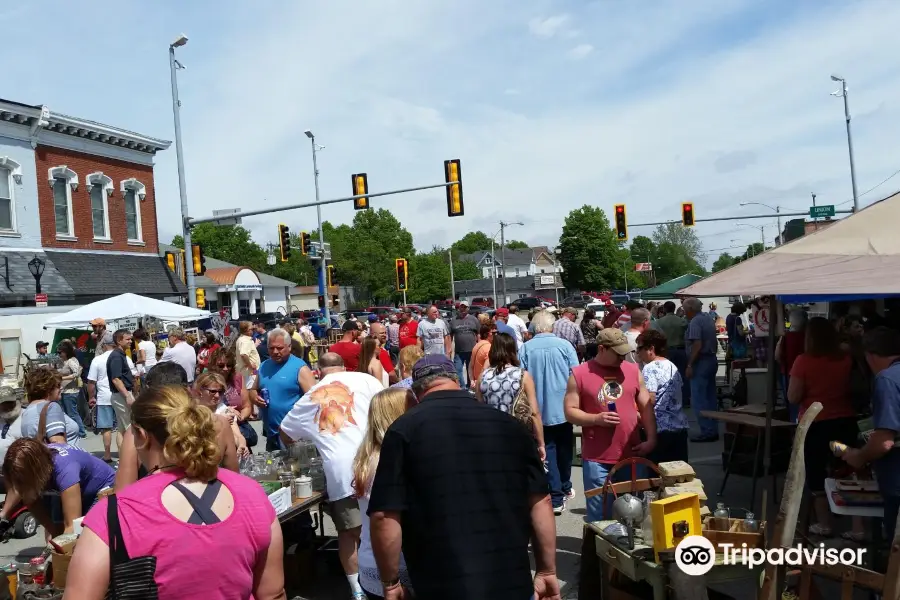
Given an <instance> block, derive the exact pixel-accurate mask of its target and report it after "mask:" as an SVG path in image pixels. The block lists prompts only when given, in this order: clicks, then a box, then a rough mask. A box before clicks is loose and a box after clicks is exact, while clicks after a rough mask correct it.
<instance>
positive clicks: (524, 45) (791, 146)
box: [4, 0, 900, 258]
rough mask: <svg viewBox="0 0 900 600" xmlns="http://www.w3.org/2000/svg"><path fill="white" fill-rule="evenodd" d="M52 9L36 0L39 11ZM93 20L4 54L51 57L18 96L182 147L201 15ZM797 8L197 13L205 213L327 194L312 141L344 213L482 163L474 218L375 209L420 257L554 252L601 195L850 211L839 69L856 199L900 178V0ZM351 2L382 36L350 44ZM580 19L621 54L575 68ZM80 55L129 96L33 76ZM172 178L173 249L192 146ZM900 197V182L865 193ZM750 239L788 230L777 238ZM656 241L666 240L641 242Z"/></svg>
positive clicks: (719, 206)
mask: <svg viewBox="0 0 900 600" xmlns="http://www.w3.org/2000/svg"><path fill="white" fill-rule="evenodd" d="M48 4H50V0H41V1H40V2H35V3H34V7H33V8H29V10H31V11H33V12H34V15H27V16H28V17H29V18H30V17H31V16H35V15H38V14H40V13H41V12H42V11H45V10H48V6H47V5H48ZM97 4H98V6H97V10H101V8H103V7H106V8H107V9H108V10H106V12H104V14H105V15H108V20H109V22H108V29H107V31H108V32H109V33H108V35H105V36H101V37H98V36H94V37H88V38H83V37H78V38H77V41H78V43H77V44H75V43H74V41H75V40H76V33H74V32H73V30H71V29H70V28H68V27H66V26H65V24H64V23H57V22H54V21H48V22H46V23H45V25H46V27H48V28H49V29H47V30H46V31H45V33H46V38H45V39H49V40H53V41H55V44H49V43H48V44H38V45H35V44H34V43H33V40H32V39H31V38H30V37H29V36H30V34H29V32H28V31H27V28H19V29H14V30H11V32H10V34H11V39H9V40H8V43H9V44H10V45H11V46H14V47H23V48H31V51H32V55H30V56H31V60H30V61H29V62H28V64H25V63H21V64H20V63H15V62H13V63H12V64H11V65H10V66H9V67H8V70H9V72H8V73H7V79H8V80H9V81H15V82H16V88H15V90H16V91H15V92H10V91H7V92H5V93H4V97H10V99H12V100H19V101H23V102H29V103H45V104H47V105H48V106H50V107H51V108H53V109H54V110H60V111H62V112H65V113H67V114H75V115H79V116H83V117H86V118H92V119H95V120H99V121H102V122H107V123H111V124H115V125H119V126H122V127H126V128H128V129H132V130H136V131H140V132H142V133H147V134H150V135H156V136H160V137H169V138H170V139H171V137H172V135H173V134H172V131H171V130H172V125H171V122H172V121H171V119H172V116H171V101H170V98H169V88H168V64H167V62H166V58H165V55H164V52H165V48H166V47H167V45H168V42H169V41H170V40H171V38H172V36H173V33H178V31H176V32H173V31H172V30H171V27H170V23H171V22H173V21H172V19H173V18H174V16H175V14H176V12H178V11H180V10H181V9H177V8H176V7H174V6H173V7H171V8H167V9H166V10H162V11H159V10H157V9H154V10H150V9H148V8H146V7H142V6H139V5H133V4H127V3H126V4H125V5H123V6H125V8H122V7H121V6H120V4H119V3H113V2H112V1H111V0H106V3H105V4H104V2H103V1H102V0H98V2H97ZM798 6H800V5H797V6H794V5H792V6H791V7H786V6H785V5H784V3H781V2H778V1H777V0H759V1H757V0H724V1H723V0H695V1H694V2H690V3H684V2H682V1H679V0H660V1H659V2H657V3H653V4H652V6H651V8H647V7H646V4H645V3H644V4H641V5H640V6H639V5H638V4H635V3H593V4H587V5H585V6H584V7H582V8H580V9H578V11H577V12H576V11H575V10H574V9H572V10H571V14H565V15H557V16H555V17H546V18H542V19H534V20H532V21H531V22H529V30H525V29H524V28H523V27H521V23H523V22H528V18H529V16H530V15H534V14H541V11H542V10H546V6H545V0H515V1H514V0H497V1H496V2H490V3H485V2H479V1H477V0H460V2H459V5H458V6H457V7H456V8H457V12H458V14H466V15H469V16H468V18H467V20H466V23H467V27H466V28H450V27H447V21H446V12H445V8H444V7H442V6H440V5H436V4H432V3H419V2H413V1H412V0H386V1H385V2H383V3H380V4H379V5H378V6H368V5H366V4H359V3H351V2H349V0H335V1H333V2H329V3H319V4H312V5H309V4H304V5H302V6H300V5H297V4H295V3H293V2H289V1H287V0H284V1H283V2H282V3H281V4H276V5H273V6H272V7H271V8H270V10H269V11H266V12H259V11H258V10H255V9H253V8H252V7H251V6H249V5H245V4H242V3H239V2H236V0H229V1H226V2H225V7H223V8H224V10H222V11H220V12H219V13H218V14H219V15H221V16H220V17H219V18H218V19H217V20H215V21H213V22H210V21H209V20H208V13H207V12H206V11H205V10H200V9H199V8H198V9H194V10H190V11H188V12H186V13H184V14H180V15H179V21H178V22H179V23H180V24H179V31H180V30H181V29H182V28H183V29H184V30H185V31H186V32H187V34H188V35H189V36H190V37H191V42H190V44H189V45H188V46H186V47H184V48H181V49H179V56H180V58H181V59H182V60H183V62H185V64H186V65H187V66H188V69H187V70H186V71H181V72H180V73H179V78H180V79H179V83H180V86H181V95H182V101H183V104H184V106H183V111H182V122H183V125H184V142H185V153H186V166H187V183H188V194H189V200H190V204H191V207H192V208H191V212H192V214H193V215H194V216H205V215H209V214H211V212H212V210H213V209H214V208H228V207H253V208H260V207H263V206H280V205H285V204H294V203H300V202H308V201H311V200H312V197H313V177H312V165H311V158H310V149H309V141H308V140H307V139H306V138H305V137H304V136H303V134H302V132H303V130H304V129H307V128H309V129H312V130H313V131H315V133H316V135H317V141H319V143H321V144H324V145H325V146H326V149H325V150H324V151H323V152H321V153H320V154H319V169H320V170H321V189H322V196H323V197H324V198H335V197H339V196H342V195H348V194H349V193H350V189H349V186H350V184H349V174H350V173H354V172H360V171H365V172H367V173H368V175H369V187H370V189H371V190H372V191H377V190H389V189H398V188H405V187H411V186H416V185H424V184H429V183H437V182H439V181H440V180H441V178H442V161H443V160H444V159H447V158H457V157H458V158H460V159H462V163H463V174H464V182H465V198H466V216H465V217H463V218H460V219H447V218H446V217H445V216H443V215H444V214H445V213H444V212H443V211H444V204H443V203H444V200H443V195H442V194H441V193H440V191H437V192H435V191H431V192H421V193H415V194H409V195H402V196H391V197H385V198H377V199H373V201H372V204H373V206H376V207H385V208H390V209H391V210H393V211H394V213H395V214H396V215H397V217H398V219H400V221H401V222H402V223H403V225H404V226H405V227H406V228H407V229H409V230H410V231H411V232H412V233H413V235H414V240H415V243H416V245H417V247H419V248H422V249H430V247H431V245H432V243H433V242H434V241H435V240H437V239H442V240H453V239H457V238H458V237H461V236H462V235H464V234H465V233H466V232H467V231H472V230H476V229H482V230H491V231H494V230H496V229H497V226H496V225H495V224H494V222H495V221H497V220H499V219H500V218H503V219H506V220H511V219H512V220H522V221H524V222H525V223H526V226H525V227H524V228H517V231H516V234H515V237H516V238H518V239H525V240H527V241H530V242H532V243H535V244H555V243H556V241H557V239H558V236H559V232H560V227H561V224H562V221H563V218H564V217H565V215H566V213H567V212H568V211H569V210H571V209H573V208H577V207H579V206H581V205H582V204H585V203H587V204H591V205H596V206H600V207H602V208H605V209H607V212H608V211H609V209H610V208H611V207H612V205H613V204H614V203H616V202H620V201H622V202H626V203H627V204H628V207H629V209H628V214H629V219H630V220H631V221H632V223H634V224H637V223H640V222H650V221H661V220H670V219H677V218H678V215H679V210H680V209H679V207H680V203H681V202H682V201H687V200H690V201H693V202H694V203H695V210H696V212H697V217H698V218H708V217H712V216H722V215H729V214H745V215H750V214H760V213H762V212H765V209H764V208H762V207H758V206H750V207H745V208H742V207H740V206H739V203H740V202H749V201H753V202H764V203H767V204H771V205H772V206H776V205H778V206H781V207H782V211H783V212H788V209H797V211H798V212H802V211H804V210H806V208H807V207H808V206H809V203H810V198H809V193H810V192H816V193H817V194H818V197H817V201H818V203H820V204H829V203H833V204H839V203H841V202H844V201H846V200H848V199H849V198H850V181H849V173H848V166H847V148H846V137H845V132H844V122H843V107H842V104H841V100H840V99H837V98H833V97H831V96H829V93H830V92H832V91H833V90H834V89H835V88H834V84H833V82H831V80H830V79H829V75H830V74H831V73H832V72H838V73H840V74H842V75H844V76H845V77H847V78H848V81H849V85H850V103H851V110H852V111H853V115H854V120H853V122H852V123H853V127H854V130H853V134H854V146H855V151H856V165H857V170H858V173H857V174H858V180H859V189H860V191H864V190H866V189H868V188H869V187H871V186H872V185H875V184H876V183H878V182H879V181H881V180H882V179H884V178H885V177H887V176H888V175H890V174H891V173H893V172H894V171H896V170H897V169H898V168H900V158H898V157H897V155H896V153H895V152H894V149H895V146H896V140H897V139H898V138H900V119H898V118H897V117H898V116H900V106H898V100H897V98H900V67H898V65H897V63H896V61H895V60H893V58H892V57H893V56H894V55H895V52H894V49H893V47H892V40H893V39H894V37H895V31H896V30H897V28H898V27H900V4H898V3H886V2H871V3H842V2H828V3H824V4H821V5H820V4H816V6H815V7H814V8H813V7H811V6H810V7H807V8H803V7H798ZM351 9H352V10H353V11H354V22H356V23H364V24H365V27H361V28H358V29H357V30H356V31H355V32H354V34H353V35H352V36H350V38H351V39H349V40H348V35H349V33H348V25H347V19H346V15H347V14H348V11H350V10H351ZM510 15H513V16H517V17H518V18H517V19H516V18H514V19H510ZM511 21H512V22H513V23H512V24H511ZM133 22H141V23H142V26H143V27H144V32H143V34H142V36H140V38H139V39H134V38H133V36H132V34H131V33H130V31H131V30H130V29H129V28H128V27H127V25H128V24H129V23H133ZM576 24H577V28H578V31H580V32H581V38H580V39H583V40H586V41H585V45H587V44H588V42H590V43H591V44H593V45H594V46H595V49H594V52H595V54H597V55H598V56H599V55H602V57H603V60H586V61H581V62H579V63H578V64H577V65H576V64H574V63H572V62H571V61H570V60H568V57H567V54H566V53H567V51H569V52H572V51H574V50H575V49H576V48H577V47H576V48H571V46H572V44H573V43H572V42H567V41H566V40H567V39H568V38H567V35H568V34H567V33H566V32H571V31H574V29H573V27H574V25H576ZM535 37H537V38H541V39H535ZM548 39H551V40H552V42H547V41H546V40H548ZM860 40H865V43H862V42H861V41H860ZM559 43H561V45H559V46H556V44H559ZM61 55H65V56H67V58H68V60H70V61H72V62H73V63H76V62H77V63H78V64H90V65H92V69H93V70H94V71H96V72H98V73H116V74H117V75H116V77H117V83H116V85H114V86H107V87H105V88H103V89H102V90H101V89H100V88H98V87H96V86H82V87H78V88H76V89H66V90H65V92H63V91H61V90H60V88H59V86H58V85H56V82H55V80H53V79H52V78H46V77H35V76H34V73H33V71H32V66H31V65H33V64H55V61H58V57H59V56H61ZM135 89H140V90H141V91H142V93H141V94H137V95H136V94H134V93H133V92H134V90H135ZM498 90H500V91H502V92H503V93H502V94H500V93H498ZM513 91H514V92H516V93H515V94H514V93H511V92H513ZM156 184H157V195H158V199H159V203H158V216H159V227H160V230H161V231H162V232H163V233H162V234H161V237H162V238H163V239H167V238H168V237H170V236H171V234H172V233H174V232H175V231H176V229H177V227H178V218H177V214H178V185H177V174H176V168H175V152H174V149H172V150H169V151H167V152H165V153H162V154H161V155H160V156H159V157H158V161H157V168H156ZM898 186H900V177H898V178H895V179H894V180H892V181H890V182H888V183H886V184H885V185H884V186H882V187H881V188H879V190H877V191H875V192H872V193H871V194H869V195H868V196H865V197H864V198H863V200H864V201H871V200H875V199H877V198H879V197H882V196H883V195H886V194H887V193H889V192H891V191H893V190H894V189H896V188H897V187H898ZM847 206H848V205H843V208H846V207H847ZM429 207H431V209H430V210H429ZM322 212H323V216H324V218H326V219H328V220H330V221H332V222H349V221H350V220H351V219H352V218H353V210H352V209H351V208H350V207H348V206H346V205H328V206H325V207H323V210H322ZM784 220H785V221H786V220H787V218H785V219H784ZM279 222H286V223H290V224H291V227H292V228H293V229H294V230H302V229H309V228H312V227H314V226H315V211H312V210H309V209H306V210H298V211H293V212H289V213H286V214H282V215H271V216H268V217H258V218H255V219H253V220H252V221H251V220H248V226H251V227H252V228H253V231H254V235H255V236H256V238H257V240H258V241H260V242H267V241H270V240H274V236H275V225H276V224H277V223H279ZM751 223H756V224H760V225H762V224H767V231H766V235H767V237H768V238H769V239H770V240H771V238H772V237H773V236H774V234H775V228H774V226H772V225H770V224H769V223H770V222H768V221H763V222H758V221H757V222H751ZM771 223H774V218H773V219H772V221H771ZM439 230H440V231H443V232H444V234H443V235H442V236H438V235H437V233H436V232H437V231H439ZM733 230H737V231H736V232H735V233H724V232H727V231H733ZM642 233H647V234H649V233H650V229H642V228H638V227H633V228H632V230H631V235H632V237H633V236H635V235H639V234H642ZM697 233H698V234H699V235H701V236H703V237H702V239H703V240H704V243H705V245H706V246H707V247H708V248H720V247H724V246H728V245H729V242H730V240H731V239H739V240H741V241H742V242H743V241H746V242H748V243H749V242H751V241H755V240H757V239H758V234H759V232H758V231H757V230H755V229H753V228H750V227H736V226H735V224H734V223H733V222H725V223H721V224H716V223H711V224H707V223H701V224H699V225H698V227H697ZM711 258H715V256H712V257H711Z"/></svg>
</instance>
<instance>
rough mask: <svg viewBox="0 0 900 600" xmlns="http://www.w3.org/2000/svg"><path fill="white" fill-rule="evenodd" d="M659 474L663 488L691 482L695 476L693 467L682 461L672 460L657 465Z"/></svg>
mask: <svg viewBox="0 0 900 600" xmlns="http://www.w3.org/2000/svg"><path fill="white" fill-rule="evenodd" d="M659 474H660V477H662V479H663V485H664V486H673V485H675V484H676V483H685V482H688V481H693V480H694V478H695V477H696V476H697V474H696V473H695V472H694V467H692V466H691V465H689V464H688V463H686V462H684V461H683V460H673V461H669V462H662V463H659Z"/></svg>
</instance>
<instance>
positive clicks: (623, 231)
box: [615, 204, 628, 242]
mask: <svg viewBox="0 0 900 600" xmlns="http://www.w3.org/2000/svg"><path fill="white" fill-rule="evenodd" d="M615 211H616V213H615V220H616V239H617V240H618V241H620V242H624V241H625V240H627V239H628V219H627V218H626V217H625V205H624V204H616V207H615Z"/></svg>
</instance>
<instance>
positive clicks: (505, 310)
mask: <svg viewBox="0 0 900 600" xmlns="http://www.w3.org/2000/svg"><path fill="white" fill-rule="evenodd" d="M494 314H495V315H497V316H498V317H508V316H509V309H508V308H498V309H497V311H496V312H495V313H494Z"/></svg>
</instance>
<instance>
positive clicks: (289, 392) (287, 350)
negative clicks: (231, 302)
mask: <svg viewBox="0 0 900 600" xmlns="http://www.w3.org/2000/svg"><path fill="white" fill-rule="evenodd" d="M268 350H269V359H268V360H266V361H264V362H263V363H262V364H261V365H260V366H259V371H258V372H257V375H256V376H255V377H253V378H252V379H253V381H251V382H250V383H249V385H248V387H249V388H250V389H256V390H257V391H258V392H259V393H258V398H259V403H258V404H259V407H260V410H259V414H260V418H261V419H262V422H263V435H265V436H266V452H271V451H273V450H281V449H283V448H284V446H283V444H282V443H281V439H280V438H279V435H278V432H279V427H281V421H282V420H283V419H284V417H285V415H287V414H288V412H290V410H291V409H292V408H293V407H294V404H295V403H296V402H297V400H299V399H300V397H301V396H303V394H305V393H306V392H307V391H309V389H310V388H311V387H312V386H314V385H315V384H316V378H315V376H314V375H313V373H312V371H311V370H310V368H309V366H308V365H307V364H306V362H304V361H303V360H302V359H300V358H297V357H296V356H294V355H293V354H291V336H290V334H288V332H287V331H285V330H284V329H281V328H278V329H273V330H272V331H270V332H269V335H268Z"/></svg>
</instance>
